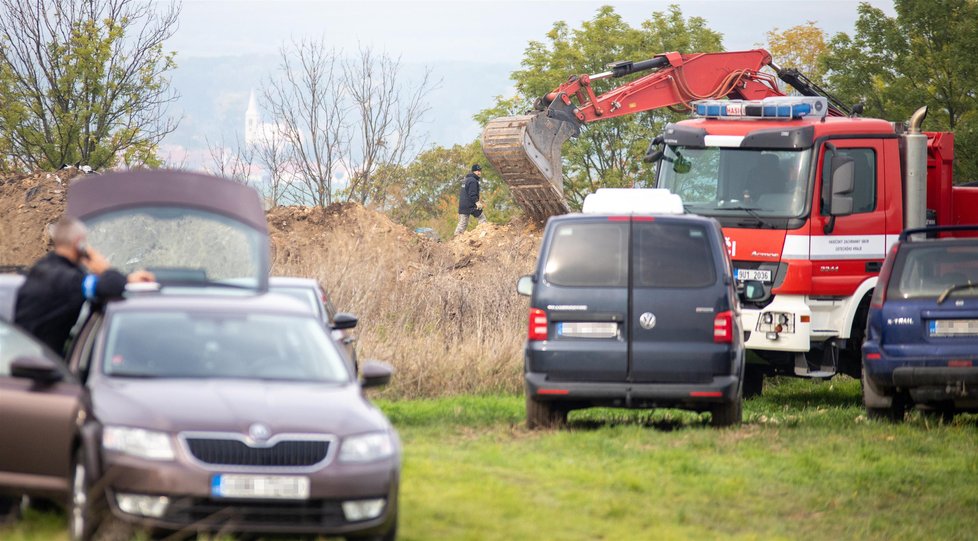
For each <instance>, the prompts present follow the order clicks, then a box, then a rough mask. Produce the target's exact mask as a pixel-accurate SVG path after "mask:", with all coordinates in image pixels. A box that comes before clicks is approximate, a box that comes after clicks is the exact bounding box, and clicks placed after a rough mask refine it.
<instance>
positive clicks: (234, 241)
mask: <svg viewBox="0 0 978 541" xmlns="http://www.w3.org/2000/svg"><path fill="white" fill-rule="evenodd" d="M86 225H87V226H88V228H89V233H88V242H89V243H90V244H91V245H92V246H93V247H95V248H97V249H98V250H99V251H101V252H102V254H104V255H105V257H106V258H108V260H109V261H110V262H111V263H112V265H113V266H114V267H116V268H118V269H120V270H122V271H123V272H131V271H133V270H137V269H148V270H151V271H153V273H154V274H155V275H156V277H157V279H158V281H159V282H161V283H177V284H187V285H193V284H200V285H204V284H208V283H221V282H225V283H227V284H229V285H231V284H234V285H235V286H237V287H242V288H251V289H254V288H255V287H256V286H257V284H258V280H259V275H260V274H261V272H262V268H263V265H264V262H263V255H262V249H263V244H262V240H263V235H262V233H260V232H259V231H256V230H254V229H252V228H251V227H248V226H247V225H245V224H243V223H241V222H237V221H235V220H231V219H229V218H226V217H224V216H221V215H219V214H214V213H211V212H206V211H201V210H196V209H188V208H179V207H142V208H135V209H126V210H122V211H116V212H111V213H106V214H102V215H99V216H96V217H94V218H91V219H89V220H87V221H86Z"/></svg>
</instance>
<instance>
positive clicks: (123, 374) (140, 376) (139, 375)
mask: <svg viewBox="0 0 978 541" xmlns="http://www.w3.org/2000/svg"><path fill="white" fill-rule="evenodd" d="M107 375H108V376H111V377H113V378H133V379H153V378H158V377H159V376H158V375H156V374H147V373H145V372H115V371H113V372H109V373H108V374H107Z"/></svg>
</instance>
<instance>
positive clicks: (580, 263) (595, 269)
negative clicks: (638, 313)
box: [543, 222, 628, 287]
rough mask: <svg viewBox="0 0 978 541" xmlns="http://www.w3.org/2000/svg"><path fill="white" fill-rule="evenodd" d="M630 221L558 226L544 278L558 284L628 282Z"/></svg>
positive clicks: (626, 283) (625, 283) (583, 284)
mask: <svg viewBox="0 0 978 541" xmlns="http://www.w3.org/2000/svg"><path fill="white" fill-rule="evenodd" d="M627 243H628V223H627V222H604V223H600V222H594V223H567V224H562V225H559V226H557V228H556V229H555V230H554V234H553V242H552V243H551V245H550V253H549V254H548V255H547V264H546V266H545V267H544V270H543V273H544V278H545V279H546V280H547V281H548V282H550V283H551V284H554V285H559V286H598V287H625V286H627V285H628V244H627Z"/></svg>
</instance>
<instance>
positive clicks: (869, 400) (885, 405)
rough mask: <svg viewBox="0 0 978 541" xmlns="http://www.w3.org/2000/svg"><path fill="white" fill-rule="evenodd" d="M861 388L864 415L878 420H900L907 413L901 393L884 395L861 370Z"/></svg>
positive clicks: (905, 403) (904, 399) (905, 402)
mask: <svg viewBox="0 0 978 541" xmlns="http://www.w3.org/2000/svg"><path fill="white" fill-rule="evenodd" d="M860 382H861V383H862V389H863V405H864V406H865V407H866V417H868V418H869V419H873V420H879V421H891V422H897V423H899V422H902V421H903V417H904V415H905V414H906V413H907V401H906V398H905V397H904V396H903V395H901V394H896V395H894V396H886V395H884V394H883V392H882V391H880V390H878V389H877V388H876V387H875V386H874V385H873V383H872V382H871V381H869V379H867V378H866V371H865V370H863V374H862V378H861V379H860Z"/></svg>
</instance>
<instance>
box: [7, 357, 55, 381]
mask: <svg viewBox="0 0 978 541" xmlns="http://www.w3.org/2000/svg"><path fill="white" fill-rule="evenodd" d="M10 375H11V376H13V377H15V378H26V379H30V380H34V381H35V382H36V383H43V384H51V383H56V382H58V381H61V380H62V379H64V372H63V371H62V370H61V367H60V366H58V363H57V362H55V361H52V360H51V359H48V358H46V357H33V356H24V357H17V358H16V359H14V360H13V362H11V363H10Z"/></svg>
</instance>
